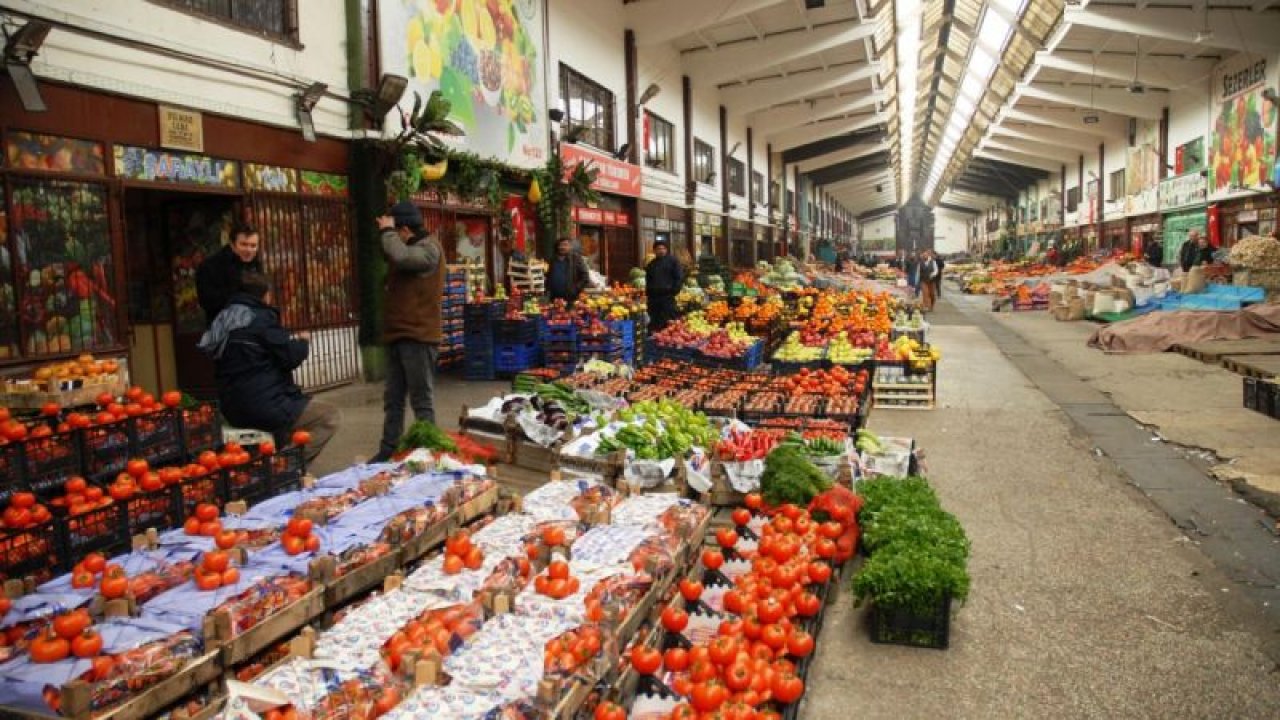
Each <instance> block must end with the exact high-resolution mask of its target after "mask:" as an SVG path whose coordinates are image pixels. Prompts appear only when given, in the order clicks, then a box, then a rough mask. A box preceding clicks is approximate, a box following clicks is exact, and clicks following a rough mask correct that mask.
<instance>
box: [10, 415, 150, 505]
mask: <svg viewBox="0 0 1280 720" xmlns="http://www.w3.org/2000/svg"><path fill="white" fill-rule="evenodd" d="M112 425H116V423H112ZM119 427H120V428H121V429H124V427H125V425H124V423H119ZM90 429H94V428H90ZM87 432H88V430H71V431H69V432H61V433H54V434H52V435H47V436H45V437H29V438H27V439H26V440H23V441H22V442H21V443H19V445H20V447H21V450H20V452H21V454H22V479H21V481H20V482H22V483H25V485H26V487H27V488H28V489H30V490H31V491H32V492H35V493H36V494H37V495H41V496H42V497H47V496H49V495H50V494H56V493H57V492H60V491H61V490H62V485H63V483H65V482H66V481H67V480H68V479H69V478H71V477H74V476H76V475H80V474H81V473H83V472H84V464H85V463H84V460H85V457H84V454H85V448H84V444H83V441H84V433H87ZM125 435H126V443H125V446H126V447H125V449H126V450H128V442H127V435H128V433H127V432H126V433H125ZM120 469H121V470H123V469H124V464H123V463H121V465H120Z"/></svg>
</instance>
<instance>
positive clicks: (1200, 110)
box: [1165, 78, 1209, 165]
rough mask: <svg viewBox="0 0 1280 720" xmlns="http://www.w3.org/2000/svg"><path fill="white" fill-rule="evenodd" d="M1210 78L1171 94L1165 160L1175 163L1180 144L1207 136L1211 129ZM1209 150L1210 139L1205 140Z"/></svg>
mask: <svg viewBox="0 0 1280 720" xmlns="http://www.w3.org/2000/svg"><path fill="white" fill-rule="evenodd" d="M1208 106H1209V79H1208V78H1205V81H1204V83H1203V85H1202V86H1200V87H1190V88H1184V89H1182V90H1178V91H1176V92H1172V93H1170V94H1169V149H1168V154H1167V156H1166V157H1165V162H1166V163H1167V164H1169V165H1173V161H1174V158H1175V157H1176V155H1175V153H1176V150H1177V148H1178V146H1179V145H1182V144H1184V143H1188V142H1191V141H1192V140H1195V139H1196V138H1200V137H1205V136H1206V135H1207V134H1208V131H1209V107H1208ZM1205 151H1206V153H1207V152H1208V140H1207V138H1206V141H1205Z"/></svg>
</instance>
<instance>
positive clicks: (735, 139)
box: [716, 93, 751, 220]
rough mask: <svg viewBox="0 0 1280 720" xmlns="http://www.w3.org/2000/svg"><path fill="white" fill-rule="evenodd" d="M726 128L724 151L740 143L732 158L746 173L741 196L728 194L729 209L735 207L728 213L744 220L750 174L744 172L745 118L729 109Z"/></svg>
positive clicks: (745, 162)
mask: <svg viewBox="0 0 1280 720" xmlns="http://www.w3.org/2000/svg"><path fill="white" fill-rule="evenodd" d="M716 94H717V95H718V94H719V93H716ZM716 112H717V113H718V112H719V110H718V109H717V110H716ZM728 126H729V144H728V145H726V146H725V148H724V151H725V152H728V151H729V150H732V149H733V146H734V145H735V144H737V143H742V144H741V145H740V146H739V147H738V151H737V152H736V153H734V155H733V156H734V157H735V158H737V159H738V160H741V161H742V168H743V172H744V173H746V177H745V182H743V183H742V195H735V194H734V193H733V191H730V192H729V205H730V207H732V206H735V205H736V206H737V209H736V210H730V211H729V215H730V217H734V218H737V219H739V220H746V219H747V215H748V213H747V201H748V200H749V198H750V197H751V174H750V173H747V172H746V167H747V121H746V118H745V117H743V116H742V115H735V114H734V113H733V112H732V108H730V109H729V113H728ZM726 180H727V178H726Z"/></svg>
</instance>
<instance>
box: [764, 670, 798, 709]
mask: <svg viewBox="0 0 1280 720" xmlns="http://www.w3.org/2000/svg"><path fill="white" fill-rule="evenodd" d="M769 689H770V691H771V692H773V699H775V700H777V701H778V702H781V703H782V704H784V705H788V704H791V703H793V702H795V701H797V700H799V699H800V696H801V695H804V681H803V680H801V679H800V678H798V677H796V676H795V675H794V674H791V673H779V674H777V675H774V676H773V682H772V683H770V685H769Z"/></svg>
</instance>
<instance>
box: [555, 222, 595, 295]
mask: <svg viewBox="0 0 1280 720" xmlns="http://www.w3.org/2000/svg"><path fill="white" fill-rule="evenodd" d="M590 277H591V271H590V269H588V268H587V261H586V260H585V259H584V258H583V257H582V253H580V252H577V251H576V250H574V249H573V243H572V242H570V240H569V238H560V240H559V241H558V242H556V256H555V258H553V259H552V260H551V267H550V268H549V269H548V271H547V295H549V296H550V297H551V299H552V300H564V301H565V302H566V303H568V304H570V305H572V304H573V302H574V301H575V300H577V299H578V296H579V295H581V294H582V291H583V290H585V289H586V287H587V281H588V280H589V279H590Z"/></svg>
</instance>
